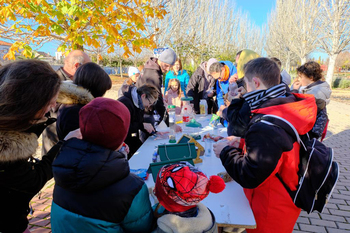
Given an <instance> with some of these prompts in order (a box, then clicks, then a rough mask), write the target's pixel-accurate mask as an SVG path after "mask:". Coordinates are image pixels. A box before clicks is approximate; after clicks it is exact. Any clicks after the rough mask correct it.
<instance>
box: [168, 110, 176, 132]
mask: <svg viewBox="0 0 350 233" xmlns="http://www.w3.org/2000/svg"><path fill="white" fill-rule="evenodd" d="M168 109H169V111H168V113H169V127H170V128H173V127H174V124H175V119H176V116H175V109H176V106H175V105H169V106H168Z"/></svg>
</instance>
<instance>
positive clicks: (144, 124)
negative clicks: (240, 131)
mask: <svg viewBox="0 0 350 233" xmlns="http://www.w3.org/2000/svg"><path fill="white" fill-rule="evenodd" d="M143 128H145V130H146V131H147V132H148V133H152V132H154V131H155V130H154V128H153V126H152V124H150V123H143Z"/></svg>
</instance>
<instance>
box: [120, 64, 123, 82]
mask: <svg viewBox="0 0 350 233" xmlns="http://www.w3.org/2000/svg"><path fill="white" fill-rule="evenodd" d="M122 61H123V60H120V61H119V72H120V75H121V77H122V78H123V69H122Z"/></svg>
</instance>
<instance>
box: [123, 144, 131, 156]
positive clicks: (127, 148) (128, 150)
mask: <svg viewBox="0 0 350 233" xmlns="http://www.w3.org/2000/svg"><path fill="white" fill-rule="evenodd" d="M124 146H125V152H126V153H127V154H129V152H130V148H129V146H128V144H126V143H125V142H124Z"/></svg>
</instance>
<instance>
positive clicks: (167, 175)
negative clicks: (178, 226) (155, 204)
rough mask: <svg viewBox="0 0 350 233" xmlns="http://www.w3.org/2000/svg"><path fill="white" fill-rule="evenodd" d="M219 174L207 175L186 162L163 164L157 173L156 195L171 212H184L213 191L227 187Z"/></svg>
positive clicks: (216, 191)
mask: <svg viewBox="0 0 350 233" xmlns="http://www.w3.org/2000/svg"><path fill="white" fill-rule="evenodd" d="M225 186H226V185H225V182H224V181H223V179H221V178H220V177H219V176H211V177H210V179H208V178H207V177H206V175H204V174H203V173H202V172H201V171H199V170H198V169H197V168H196V167H194V166H192V165H191V164H189V163H186V162H180V163H177V164H170V165H165V166H163V167H162V168H161V169H160V170H159V173H158V175H157V180H156V186H155V195H156V196H157V198H158V200H159V203H160V204H161V205H162V206H163V207H164V208H165V209H166V210H168V211H169V212H184V211H186V210H189V209H191V208H193V207H195V206H196V205H197V204H198V203H199V202H200V201H201V200H203V199H204V198H206V197H207V196H208V195H209V191H210V192H212V193H219V192H221V191H223V190H224V189H225Z"/></svg>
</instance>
